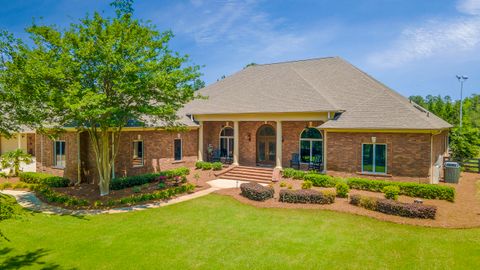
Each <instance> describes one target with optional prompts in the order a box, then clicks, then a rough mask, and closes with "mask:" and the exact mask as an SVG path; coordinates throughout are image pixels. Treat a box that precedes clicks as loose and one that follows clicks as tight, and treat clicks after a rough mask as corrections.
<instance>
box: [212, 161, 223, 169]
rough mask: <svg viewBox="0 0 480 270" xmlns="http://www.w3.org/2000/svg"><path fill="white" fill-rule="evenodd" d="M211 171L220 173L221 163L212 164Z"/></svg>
mask: <svg viewBox="0 0 480 270" xmlns="http://www.w3.org/2000/svg"><path fill="white" fill-rule="evenodd" d="M212 169H213V170H214V171H220V170H221V169H223V164H222V163H221V162H214V163H212Z"/></svg>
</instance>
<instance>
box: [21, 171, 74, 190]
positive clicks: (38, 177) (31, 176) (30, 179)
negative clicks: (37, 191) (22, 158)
mask: <svg viewBox="0 0 480 270" xmlns="http://www.w3.org/2000/svg"><path fill="white" fill-rule="evenodd" d="M19 177H20V181H22V182H24V183H28V184H40V185H47V186H49V187H68V185H70V180H69V179H67V178H64V177H60V176H55V175H51V174H46V173H39V172H22V173H20V174H19Z"/></svg>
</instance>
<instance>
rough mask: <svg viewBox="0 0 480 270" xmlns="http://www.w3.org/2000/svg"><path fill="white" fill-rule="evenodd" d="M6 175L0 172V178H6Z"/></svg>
mask: <svg viewBox="0 0 480 270" xmlns="http://www.w3.org/2000/svg"><path fill="white" fill-rule="evenodd" d="M7 177H8V174H7V173H6V172H0V178H7Z"/></svg>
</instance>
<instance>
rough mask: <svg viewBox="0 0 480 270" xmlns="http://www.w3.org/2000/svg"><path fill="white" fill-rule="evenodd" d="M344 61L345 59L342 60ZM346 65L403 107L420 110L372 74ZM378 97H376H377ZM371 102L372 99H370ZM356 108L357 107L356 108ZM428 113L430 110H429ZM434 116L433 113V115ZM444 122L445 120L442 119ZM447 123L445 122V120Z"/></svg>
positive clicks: (430, 124) (431, 125) (415, 110)
mask: <svg viewBox="0 0 480 270" xmlns="http://www.w3.org/2000/svg"><path fill="white" fill-rule="evenodd" d="M341 60H343V59H341ZM344 62H345V63H347V64H349V65H350V66H352V67H353V68H354V69H355V70H356V71H358V72H360V73H361V74H362V75H364V76H365V77H366V78H367V79H368V80H370V81H373V82H375V83H378V84H379V85H380V86H382V90H383V92H385V93H386V94H388V95H389V96H391V97H393V98H394V99H396V100H397V101H399V102H400V103H401V104H402V105H405V107H406V108H408V109H409V110H410V111H412V112H414V113H418V110H417V109H416V108H415V107H413V106H409V105H411V103H410V102H407V100H408V99H407V98H405V97H403V96H402V95H400V94H399V93H397V91H395V90H393V89H391V88H390V87H388V86H387V85H385V84H384V83H382V82H380V81H378V80H377V79H375V78H374V77H372V76H371V75H370V74H368V73H366V72H365V71H363V70H361V69H359V68H358V67H356V66H355V65H353V64H351V63H349V62H347V61H344ZM375 96H376V95H375ZM369 100H370V99H369ZM355 107H356V106H355ZM427 111H428V110H427ZM432 114H433V113H432ZM420 119H421V120H422V121H423V122H425V123H426V124H427V125H428V126H430V127H434V126H433V124H432V123H430V122H429V121H428V120H426V119H424V118H423V117H420ZM442 120H443V119H442ZM443 121H445V120H443Z"/></svg>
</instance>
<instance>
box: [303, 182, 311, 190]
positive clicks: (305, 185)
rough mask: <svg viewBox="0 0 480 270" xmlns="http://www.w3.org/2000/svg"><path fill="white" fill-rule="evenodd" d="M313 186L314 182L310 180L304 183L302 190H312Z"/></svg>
mask: <svg viewBox="0 0 480 270" xmlns="http://www.w3.org/2000/svg"><path fill="white" fill-rule="evenodd" d="M312 186H313V184H312V181H310V180H305V181H303V183H302V189H311V188H312Z"/></svg>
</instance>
